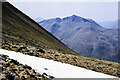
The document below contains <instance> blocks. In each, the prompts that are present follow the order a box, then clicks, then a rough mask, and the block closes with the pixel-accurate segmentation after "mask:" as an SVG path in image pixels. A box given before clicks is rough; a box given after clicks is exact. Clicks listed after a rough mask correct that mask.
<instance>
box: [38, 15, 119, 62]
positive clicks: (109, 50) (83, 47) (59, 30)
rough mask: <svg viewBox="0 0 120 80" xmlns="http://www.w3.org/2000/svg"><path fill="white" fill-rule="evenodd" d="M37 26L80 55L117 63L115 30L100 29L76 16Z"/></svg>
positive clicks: (49, 21) (47, 21) (90, 20)
mask: <svg viewBox="0 0 120 80" xmlns="http://www.w3.org/2000/svg"><path fill="white" fill-rule="evenodd" d="M39 24H40V25H41V26H42V27H43V28H44V29H46V30H47V31H49V32H50V33H52V34H53V35H54V36H56V37H57V38H58V39H59V40H60V41H62V42H63V43H64V44H66V45H67V46H68V47H69V48H71V49H72V50H74V51H75V52H77V53H78V54H80V55H83V56H86V57H93V58H98V59H104V60H111V61H118V58H117V55H118V44H117V42H118V32H117V30H112V29H106V28H103V27H101V26H100V25H99V24H97V23H96V22H95V21H93V20H92V19H85V18H82V17H79V16H77V15H72V16H70V17H65V18H63V19H61V18H53V19H48V20H44V21H41V22H39Z"/></svg>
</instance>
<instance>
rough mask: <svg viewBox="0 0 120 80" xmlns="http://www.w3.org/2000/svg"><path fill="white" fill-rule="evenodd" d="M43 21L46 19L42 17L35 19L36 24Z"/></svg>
mask: <svg viewBox="0 0 120 80" xmlns="http://www.w3.org/2000/svg"><path fill="white" fill-rule="evenodd" d="M43 20H44V18H41V17H37V18H35V19H34V21H35V22H40V21H43Z"/></svg>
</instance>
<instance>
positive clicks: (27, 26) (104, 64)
mask: <svg viewBox="0 0 120 80" xmlns="http://www.w3.org/2000/svg"><path fill="white" fill-rule="evenodd" d="M2 9H3V18H2V19H3V20H2V21H3V24H2V48H3V49H6V50H13V51H17V52H21V53H23V54H26V55H31V56H36V57H42V58H46V59H51V60H55V61H60V62H63V63H68V64H71V65H75V66H79V67H83V68H87V69H90V70H93V71H98V72H102V73H106V74H110V75H113V76H117V77H120V69H119V66H120V64H119V63H115V62H109V61H104V60H99V59H94V58H87V57H83V56H80V55H78V54H77V53H75V52H73V51H72V50H70V49H69V48H68V47H67V46H65V45H64V44H63V43H61V42H60V41H59V40H58V39H56V38H55V37H54V36H52V35H51V34H50V33H49V32H47V31H46V30H45V29H43V28H42V27H41V26H40V25H39V24H37V23H36V22H34V21H33V20H32V19H30V18H29V17H28V16H26V15H25V14H23V13H22V12H21V11H19V10H18V9H16V8H15V7H13V6H12V5H11V4H9V3H7V2H5V3H3V7H2Z"/></svg>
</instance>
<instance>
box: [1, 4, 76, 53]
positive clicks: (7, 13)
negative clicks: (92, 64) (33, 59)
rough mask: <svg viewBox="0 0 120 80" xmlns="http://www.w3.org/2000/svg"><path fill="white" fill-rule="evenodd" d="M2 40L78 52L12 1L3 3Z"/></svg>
mask: <svg viewBox="0 0 120 80" xmlns="http://www.w3.org/2000/svg"><path fill="white" fill-rule="evenodd" d="M2 40H3V41H4V42H5V43H6V42H14V44H17V43H23V44H24V45H25V44H26V45H32V46H37V47H40V48H43V49H53V50H56V51H59V52H62V53H69V54H76V53H75V52H73V51H72V50H70V49H69V48H68V47H67V46H65V45H64V44H63V43H62V42H60V41H59V40H58V39H57V38H55V37H54V36H53V35H51V34H50V33H49V32H47V31H46V30H45V29H43V28H42V27H41V26H40V25H39V24H37V23H36V22H35V21H34V20H32V19H31V18H29V17H28V16H27V15H25V14H23V13H22V12H21V11H19V10H18V9H17V8H15V7H14V6H12V5H11V4H10V3H8V2H5V3H3V5H2Z"/></svg>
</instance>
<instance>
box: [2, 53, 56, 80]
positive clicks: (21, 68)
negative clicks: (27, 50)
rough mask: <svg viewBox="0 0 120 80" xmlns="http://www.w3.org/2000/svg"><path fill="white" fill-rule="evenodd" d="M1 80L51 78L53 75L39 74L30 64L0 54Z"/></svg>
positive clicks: (42, 79) (48, 79)
mask: <svg viewBox="0 0 120 80" xmlns="http://www.w3.org/2000/svg"><path fill="white" fill-rule="evenodd" d="M0 59H1V61H0V62H1V64H0V65H1V66H2V67H1V68H2V73H0V78H1V79H2V80H51V79H52V78H54V77H53V76H50V75H47V74H46V73H43V74H39V73H37V72H36V71H35V70H33V69H32V68H31V67H30V66H27V65H23V64H21V63H19V62H18V61H16V60H13V59H10V58H9V57H8V56H7V55H2V54H0Z"/></svg>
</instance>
